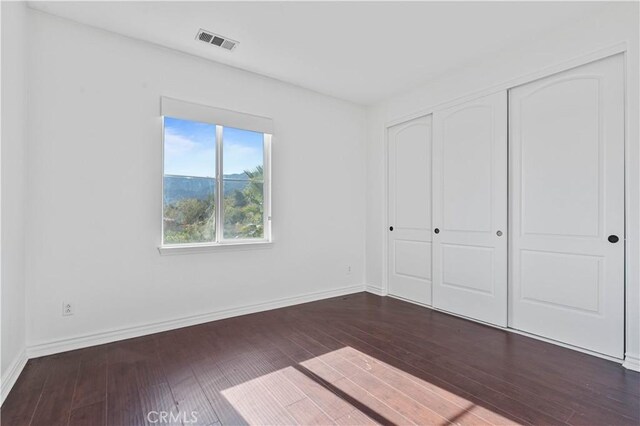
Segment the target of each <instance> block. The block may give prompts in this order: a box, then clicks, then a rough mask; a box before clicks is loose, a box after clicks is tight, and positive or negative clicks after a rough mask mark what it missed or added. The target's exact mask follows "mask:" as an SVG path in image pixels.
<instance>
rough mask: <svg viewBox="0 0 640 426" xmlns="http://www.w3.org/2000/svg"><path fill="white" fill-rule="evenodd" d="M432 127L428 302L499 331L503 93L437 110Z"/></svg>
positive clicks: (502, 313)
mask: <svg viewBox="0 0 640 426" xmlns="http://www.w3.org/2000/svg"><path fill="white" fill-rule="evenodd" d="M433 126H434V139H433V200H434V201H433V227H434V228H438V229H439V233H437V234H436V233H435V230H434V231H433V232H434V233H433V234H432V235H433V280H434V282H433V304H434V306H435V307H437V308H440V309H443V310H446V311H450V312H453V313H456V314H460V315H464V316H468V317H471V318H474V319H478V320H481V321H485V322H489V323H492V324H496V325H501V326H506V324H507V237H506V235H505V234H506V230H507V229H506V225H507V94H506V92H500V93H496V94H493V95H490V96H486V97H483V98H481V99H476V100H474V101H471V102H467V103H465V104H462V105H458V106H455V107H452V108H449V109H446V110H443V111H437V112H436V113H434V116H433ZM498 231H500V232H499V233H500V235H498V234H497V233H498Z"/></svg>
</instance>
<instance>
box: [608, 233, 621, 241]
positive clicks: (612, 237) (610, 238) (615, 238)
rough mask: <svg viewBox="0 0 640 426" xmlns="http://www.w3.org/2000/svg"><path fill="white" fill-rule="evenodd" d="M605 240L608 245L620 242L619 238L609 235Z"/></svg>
mask: <svg viewBox="0 0 640 426" xmlns="http://www.w3.org/2000/svg"><path fill="white" fill-rule="evenodd" d="M607 240H609V242H610V243H617V242H618V241H620V238H618V236H617V235H609V238H607Z"/></svg>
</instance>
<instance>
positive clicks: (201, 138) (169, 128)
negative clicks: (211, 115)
mask: <svg viewBox="0 0 640 426" xmlns="http://www.w3.org/2000/svg"><path fill="white" fill-rule="evenodd" d="M164 132H165V136H164V173H165V174H168V175H185V176H200V177H215V164H216V150H215V140H216V126H215V125H213V124H208V123H198V122H194V121H187V120H180V119H176V118H171V117H165V118H164ZM223 139H224V146H223V162H224V174H232V173H242V172H244V171H245V170H250V169H253V168H255V167H256V166H258V165H261V164H262V158H263V137H262V134H261V133H256V132H250V131H248V130H239V129H233V128H230V127H225V128H224V134H223Z"/></svg>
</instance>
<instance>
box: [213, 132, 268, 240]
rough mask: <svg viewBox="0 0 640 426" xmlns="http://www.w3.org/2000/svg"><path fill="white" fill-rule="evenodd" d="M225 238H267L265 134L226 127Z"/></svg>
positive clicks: (224, 144)
mask: <svg viewBox="0 0 640 426" xmlns="http://www.w3.org/2000/svg"><path fill="white" fill-rule="evenodd" d="M222 140H223V146H222V152H223V161H222V164H223V169H224V173H223V174H224V176H223V181H222V183H223V192H224V238H225V239H245V238H264V221H263V217H264V180H263V167H264V135H263V134H262V133H256V132H251V131H248V130H239V129H234V128H230V127H225V128H224V130H223V138H222Z"/></svg>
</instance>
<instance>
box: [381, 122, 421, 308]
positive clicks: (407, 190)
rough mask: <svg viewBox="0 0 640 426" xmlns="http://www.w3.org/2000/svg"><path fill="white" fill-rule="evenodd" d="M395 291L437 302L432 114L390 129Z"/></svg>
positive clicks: (391, 288)
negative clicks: (434, 294) (433, 252)
mask: <svg viewBox="0 0 640 426" xmlns="http://www.w3.org/2000/svg"><path fill="white" fill-rule="evenodd" d="M388 142H389V180H388V182H389V294H391V295H393V296H398V297H402V298H404V299H408V300H412V301H415V302H419V303H423V304H427V305H430V304H431V116H427V117H420V118H417V119H415V120H411V121H409V122H406V123H402V124H398V125H397V126H393V127H390V128H389V130H388Z"/></svg>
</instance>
